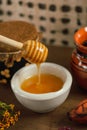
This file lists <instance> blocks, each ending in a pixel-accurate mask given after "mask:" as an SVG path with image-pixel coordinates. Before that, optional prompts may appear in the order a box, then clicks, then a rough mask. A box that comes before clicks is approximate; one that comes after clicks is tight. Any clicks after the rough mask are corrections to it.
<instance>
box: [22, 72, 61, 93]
mask: <svg viewBox="0 0 87 130" xmlns="http://www.w3.org/2000/svg"><path fill="white" fill-rule="evenodd" d="M39 78H40V79H39ZM62 86H63V81H62V79H60V78H59V77H57V76H54V75H51V74H40V77H38V75H35V76H32V77H29V78H28V79H26V80H24V81H23V83H22V84H21V89H22V90H24V91H26V92H29V93H33V94H43V93H49V92H56V91H58V90H60V89H61V88H62Z"/></svg>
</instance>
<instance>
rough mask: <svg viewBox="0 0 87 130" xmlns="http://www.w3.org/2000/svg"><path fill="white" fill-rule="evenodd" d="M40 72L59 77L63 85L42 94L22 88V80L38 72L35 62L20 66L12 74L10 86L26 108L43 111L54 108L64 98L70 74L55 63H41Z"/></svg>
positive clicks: (67, 91) (70, 82) (69, 84)
mask: <svg viewBox="0 0 87 130" xmlns="http://www.w3.org/2000/svg"><path fill="white" fill-rule="evenodd" d="M40 72H41V73H47V74H52V75H55V76H58V77H60V78H61V79H62V80H63V82H64V84H63V87H62V88H61V89H60V90H58V91H56V92H50V93H44V94H32V93H29V92H25V91H24V90H22V89H21V87H20V86H21V84H22V82H23V81H24V80H25V79H27V78H29V77H30V76H33V75H36V74H37V73H38V69H37V66H36V64H31V65H29V66H25V67H23V68H21V69H20V70H18V71H17V72H16V73H15V74H14V75H13V77H12V79H11V88H12V90H13V93H14V94H15V96H16V98H17V99H18V101H19V102H20V103H21V104H22V105H24V106H25V107H26V108H28V109H31V110H33V111H35V112H39V113H45V112H50V111H52V110H54V109H55V108H56V107H58V106H60V105H61V104H62V103H63V102H64V101H65V100H66V98H67V97H68V95H69V92H70V88H71V84H72V76H71V74H70V72H69V71H68V70H67V69H65V68H64V67H62V66H60V65H58V64H55V63H46V62H45V63H42V64H41V66H40Z"/></svg>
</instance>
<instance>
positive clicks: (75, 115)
mask: <svg viewBox="0 0 87 130" xmlns="http://www.w3.org/2000/svg"><path fill="white" fill-rule="evenodd" d="M67 115H68V117H69V119H70V120H72V121H75V122H78V123H80V124H87V99H85V100H83V101H81V102H80V103H79V104H78V105H77V106H76V107H75V108H73V109H72V110H71V111H70V112H68V113H67Z"/></svg>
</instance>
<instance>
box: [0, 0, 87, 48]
mask: <svg viewBox="0 0 87 130" xmlns="http://www.w3.org/2000/svg"><path fill="white" fill-rule="evenodd" d="M10 20H24V21H27V22H30V23H33V24H34V25H35V26H36V27H37V30H38V31H39V32H43V39H42V41H43V42H44V43H45V44H50V45H58V46H74V41H73V34H74V32H75V31H76V30H77V29H79V28H80V27H82V26H86V24H87V0H43V1H42V0H0V21H1V22H2V21H10Z"/></svg>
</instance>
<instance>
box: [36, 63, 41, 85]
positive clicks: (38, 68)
mask: <svg viewBox="0 0 87 130" xmlns="http://www.w3.org/2000/svg"><path fill="white" fill-rule="evenodd" d="M40 65H41V64H36V66H37V71H38V81H37V85H39V84H40Z"/></svg>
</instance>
